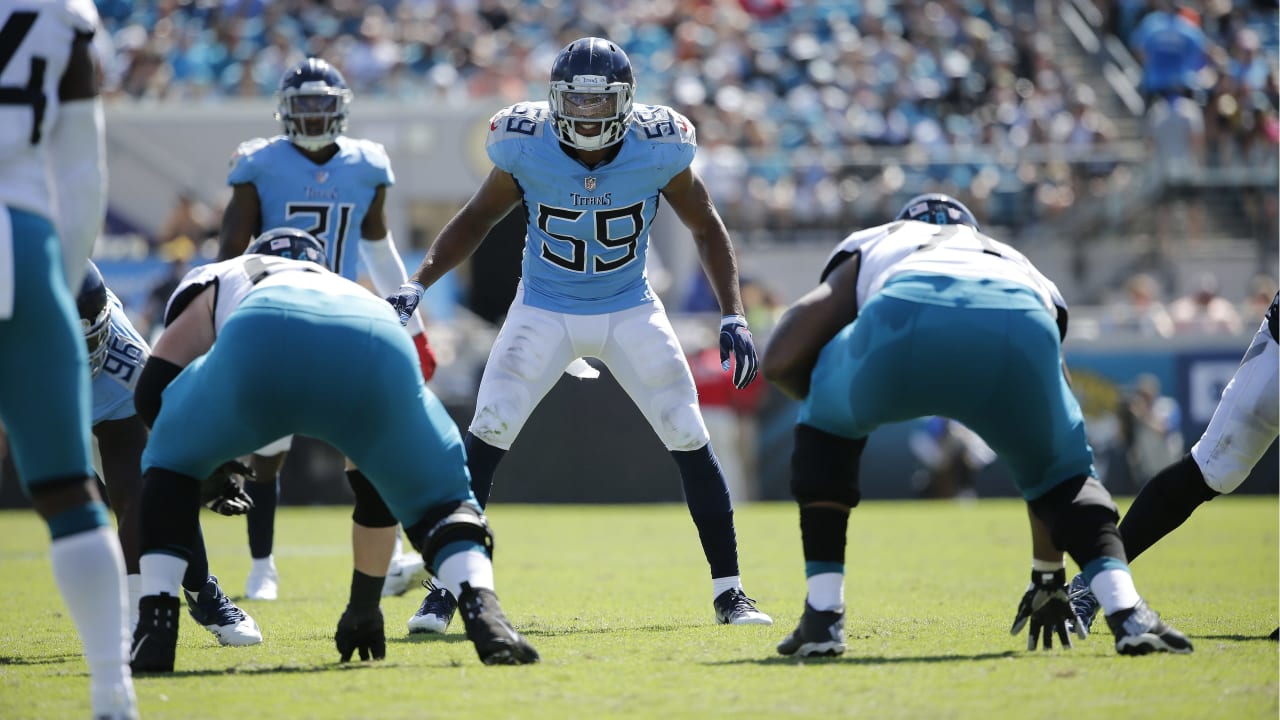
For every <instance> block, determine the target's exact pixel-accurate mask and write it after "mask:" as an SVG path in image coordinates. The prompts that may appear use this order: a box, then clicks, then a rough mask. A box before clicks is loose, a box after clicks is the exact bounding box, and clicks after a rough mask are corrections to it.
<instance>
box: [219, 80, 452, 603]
mask: <svg viewBox="0 0 1280 720" xmlns="http://www.w3.org/2000/svg"><path fill="white" fill-rule="evenodd" d="M351 97H352V96H351V91H350V90H349V89H348V88H347V83H346V81H345V80H344V79H343V77H342V73H340V72H338V70H337V69H335V68H334V67H332V66H331V65H329V63H327V62H325V61H324V60H320V59H318V58H308V59H306V60H303V61H302V62H300V63H298V64H297V65H295V66H294V67H292V68H290V69H289V70H288V71H286V72H285V74H284V76H283V77H282V78H281V80H280V89H279V93H278V96H277V99H278V101H279V106H278V109H277V111H276V119H277V120H279V121H280V122H281V124H282V128H283V134H281V135H277V136H275V137H272V138H268V139H263V138H255V139H253V140H249V141H247V142H244V143H241V145H240V147H238V148H237V149H236V152H235V155H234V156H233V157H232V158H231V172H230V174H229V175H228V176H227V183H228V184H229V185H230V186H231V201H230V202H229V204H228V205H227V208H226V210H225V212H224V214H223V217H222V231H221V251H220V257H221V258H222V259H224V260H225V259H228V258H232V257H235V256H237V255H240V254H241V253H242V252H244V249H245V247H246V246H247V245H248V244H249V240H250V239H251V238H253V237H254V236H256V235H257V234H258V233H259V232H261V231H262V230H263V229H264V228H274V227H296V228H299V229H301V230H305V231H307V232H309V233H311V234H312V235H314V236H315V237H316V238H317V239H318V240H320V242H321V243H323V244H324V246H325V253H326V257H327V258H328V263H329V266H330V267H332V268H333V270H334V272H336V273H338V274H339V275H342V276H343V277H345V278H348V279H350V280H355V279H356V276H357V262H356V258H357V255H358V257H359V259H360V261H362V262H363V264H364V266H365V268H366V270H367V271H368V272H369V276H370V278H371V279H372V280H373V286H374V288H375V289H376V290H377V292H378V293H379V294H381V295H387V294H389V293H391V292H393V291H394V290H395V289H396V288H397V287H399V285H400V284H401V283H403V282H404V280H405V269H404V263H403V262H402V261H401V260H400V254H399V253H398V252H397V251H396V246H395V241H394V239H392V237H391V231H390V229H389V228H388V227H387V213H386V197H387V188H389V187H390V186H391V185H392V184H393V183H394V182H395V174H394V173H392V171H391V160H390V159H389V158H388V157H387V152H386V150H385V149H383V147H382V145H380V144H378V143H376V142H373V141H371V140H363V139H360V138H353V137H349V136H347V135H344V134H343V133H345V132H346V130H347V115H348V108H349V106H350V104H351ZM353 249H355V250H358V252H352V250H353ZM408 329H409V332H410V334H411V335H412V336H413V343H414V346H415V347H416V348H417V352H418V359H419V362H420V363H421V366H422V376H423V379H425V380H428V381H429V380H431V377H432V375H433V374H434V373H435V367H436V361H435V355H434V354H433V353H432V350H431V346H430V345H429V344H428V343H427V335H426V332H425V330H424V329H423V326H422V322H421V320H420V319H419V318H418V317H417V316H416V315H415V316H414V317H412V318H410V319H409V324H408ZM289 445H290V439H289V438H285V439H282V440H281V441H279V442H275V443H273V444H272V445H270V446H269V447H266V448H261V449H259V452H258V453H256V454H255V455H254V456H253V458H252V460H251V464H252V465H253V468H254V475H255V476H256V477H257V478H258V480H259V482H253V483H249V484H248V485H246V488H247V490H248V491H249V494H250V496H251V497H252V498H253V501H254V507H253V509H252V510H250V511H249V516H248V531H249V552H250V555H252V557H253V566H252V569H251V570H250V572H249V577H248V579H247V580H246V582H245V595H246V596H247V597H249V598H250V599H255V600H274V599H276V597H277V594H278V583H279V576H278V573H277V571H276V567H275V560H274V558H273V557H272V545H273V541H274V527H275V511H276V501H277V498H278V495H279V481H280V478H279V473H280V468H281V466H283V465H284V460H285V455H286V452H287V450H288V449H289ZM359 472H360V471H359V470H356V469H355V468H354V467H352V466H350V465H349V464H348V468H347V474H348V476H349V477H350V476H354V475H358V473H359ZM351 482H352V483H365V482H366V481H365V480H362V479H360V478H358V477H351ZM355 532H356V534H357V536H359V537H361V538H362V542H371V543H373V547H376V548H378V550H377V552H381V553H385V554H388V556H389V557H390V561H389V571H388V574H387V578H388V587H387V588H386V591H387V594H400V593H403V592H404V591H405V590H407V589H408V584H409V579H410V577H411V576H412V575H413V573H414V571H415V570H418V569H421V567H422V558H421V557H420V556H418V555H417V554H415V553H407V554H404V553H400V552H399V549H400V542H399V541H400V534H399V532H398V531H397V530H395V529H391V530H385V529H384V530H380V531H376V532H375V531H373V530H370V529H368V528H356V529H355Z"/></svg>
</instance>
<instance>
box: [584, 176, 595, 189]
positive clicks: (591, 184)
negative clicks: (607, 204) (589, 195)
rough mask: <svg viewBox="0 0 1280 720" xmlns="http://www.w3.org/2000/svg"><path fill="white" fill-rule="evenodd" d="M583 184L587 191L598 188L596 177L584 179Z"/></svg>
mask: <svg viewBox="0 0 1280 720" xmlns="http://www.w3.org/2000/svg"><path fill="white" fill-rule="evenodd" d="M582 186H583V187H585V188H586V189H587V192H593V191H594V190H595V189H596V179H595V178H594V177H588V178H587V179H586V180H583V181H582Z"/></svg>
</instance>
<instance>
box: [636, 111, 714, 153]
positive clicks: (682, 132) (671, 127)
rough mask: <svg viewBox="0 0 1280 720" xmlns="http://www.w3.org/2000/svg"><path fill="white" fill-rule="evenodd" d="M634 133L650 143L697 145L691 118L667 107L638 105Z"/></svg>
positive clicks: (695, 131) (695, 132)
mask: <svg viewBox="0 0 1280 720" xmlns="http://www.w3.org/2000/svg"><path fill="white" fill-rule="evenodd" d="M634 112H635V124H634V125H633V126H632V131H633V132H636V133H638V134H639V135H640V137H641V138H643V139H644V140H647V141H649V142H661V143H679V144H681V145H697V144H698V139H697V130H696V129H695V128H694V127H693V123H691V122H689V118H687V117H685V116H683V115H681V114H680V113H678V112H676V111H675V110H672V109H671V108H669V107H667V106H666V105H636V106H635V111H634Z"/></svg>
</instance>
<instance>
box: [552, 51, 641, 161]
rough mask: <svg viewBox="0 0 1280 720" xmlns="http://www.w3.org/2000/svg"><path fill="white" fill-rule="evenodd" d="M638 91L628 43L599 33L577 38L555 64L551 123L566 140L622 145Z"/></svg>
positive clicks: (586, 145) (591, 146) (581, 145)
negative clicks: (618, 42)
mask: <svg viewBox="0 0 1280 720" xmlns="http://www.w3.org/2000/svg"><path fill="white" fill-rule="evenodd" d="M635 95H636V79H635V75H634V74H633V73H632V72H631V60H629V59H628V58H627V54H626V53H625V52H623V51H622V48H620V47H618V46H617V45H615V44H614V43H612V42H609V41H608V40H605V39H603V38H598V37H588V38H581V39H578V40H574V41H573V42H571V43H569V44H568V45H566V46H565V47H564V49H563V50H561V51H560V53H559V54H558V55H556V59H555V62H554V63H552V64H551V94H550V96H549V98H548V102H549V104H550V106H551V120H552V123H551V127H552V128H553V130H554V132H555V134H556V137H557V138H559V140H560V142H562V143H564V144H565V145H568V146H569V147H573V148H577V149H579V150H600V149H602V148H607V147H609V146H611V145H616V144H617V143H619V142H621V141H622V138H623V137H624V136H625V135H626V134H627V129H628V128H630V127H631V120H632V112H631V104H632V102H633V101H634V100H635ZM596 128H599V130H598V131H596ZM584 129H585V130H587V131H588V132H583V130H584Z"/></svg>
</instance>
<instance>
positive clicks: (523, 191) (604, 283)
mask: <svg viewBox="0 0 1280 720" xmlns="http://www.w3.org/2000/svg"><path fill="white" fill-rule="evenodd" d="M634 96H635V78H634V76H633V74H632V71H631V61H630V60H629V59H628V58H627V56H626V53H624V52H623V51H622V49H621V48H619V47H618V46H617V45H615V44H613V43H612V42H609V41H608V40H604V39H601V38H582V39H580V40H575V41H574V42H572V43H570V44H569V45H567V46H566V47H565V48H564V49H563V50H561V51H560V53H559V54H558V55H557V56H556V59H555V62H554V63H553V64H552V68H551V93H550V96H549V99H548V100H547V101H546V102H527V103H520V104H517V105H513V106H511V107H508V108H506V109H504V110H502V111H500V112H499V113H498V114H497V115H494V116H493V119H492V120H490V121H489V135H488V139H487V141H486V145H485V146H486V149H487V151H488V153H489V158H490V159H491V160H492V161H493V164H494V168H493V170H492V171H491V172H490V173H489V176H488V177H487V178H486V179H485V181H484V184H483V185H482V186H481V187H480V189H479V190H477V191H476V193H475V195H473V196H472V198H471V199H470V200H469V201H468V202H467V204H466V206H465V207H463V208H462V210H460V211H459V212H458V214H457V215H455V216H454V218H453V219H452V220H450V221H449V223H448V224H447V225H446V226H445V227H444V229H443V230H442V231H441V232H440V235H439V237H437V238H436V241H435V243H434V244H433V245H432V246H431V249H430V250H429V251H428V252H427V256H426V258H425V259H424V260H423V263H422V266H421V267H420V268H419V269H418V271H417V272H416V273H415V275H414V277H413V280H414V282H412V283H407V284H406V285H405V286H404V287H402V288H401V289H400V291H399V292H397V293H396V295H394V296H392V297H390V298H388V300H389V301H390V302H391V303H392V305H394V306H395V307H396V308H397V309H398V310H400V312H401V317H408V316H409V315H410V314H411V313H412V312H413V310H414V309H415V308H416V307H417V305H418V302H419V300H420V299H421V296H422V292H423V290H424V288H426V287H430V286H431V285H432V284H433V283H435V282H436V281H437V280H439V279H440V277H441V276H443V275H444V274H445V273H447V272H448V271H449V270H451V269H453V268H454V267H456V266H457V265H458V264H459V263H461V262H462V261H463V260H465V259H466V258H467V257H468V256H470V255H471V253H473V252H474V251H475V249H476V247H478V246H479V244H480V242H481V241H483V240H484V238H485V236H486V235H487V234H488V232H489V230H490V229H492V228H493V226H494V225H496V224H497V223H498V221H500V220H501V219H502V218H503V217H505V216H506V215H507V213H509V212H510V211H511V210H512V209H513V208H515V207H516V206H517V205H521V204H522V205H523V206H524V209H525V214H526V217H527V218H528V228H527V233H526V237H525V245H524V261H523V270H522V278H521V281H520V287H519V289H518V290H517V292H516V298H515V301H514V302H513V303H512V305H511V309H510V311H509V312H508V314H507V319H506V322H505V323H504V324H503V326H502V330H501V331H500V332H499V333H498V339H497V341H496V342H495V343H494V346H493V349H492V350H491V351H490V354H489V360H488V363H487V364H486V365H485V370H484V376H483V378H482V379H481V381H480V391H479V396H478V397H477V399H476V414H475V417H474V418H473V419H472V421H471V427H470V429H469V431H468V432H467V435H466V443H467V457H468V466H469V467H470V469H471V477H472V488H473V489H474V491H475V495H476V498H477V499H478V500H479V501H480V502H481V503H482V504H483V503H486V502H488V499H489V491H490V489H491V487H492V484H493V475H494V472H495V471H496V469H497V467H498V463H499V462H500V461H501V460H502V458H503V457H504V456H505V454H506V452H507V450H508V449H510V447H511V444H512V443H513V442H514V441H515V438H516V435H518V434H519V433H520V430H521V428H523V427H524V424H525V422H526V421H527V420H528V419H529V416H530V414H532V413H533V410H534V408H535V407H537V405H538V403H539V402H540V401H541V400H542V398H543V397H544V396H545V395H546V394H547V392H548V391H550V390H551V387H552V386H553V385H554V384H555V382H556V380H557V379H558V378H559V376H560V374H561V373H563V372H564V371H565V369H566V367H567V366H569V365H570V363H573V362H575V361H576V360H577V359H578V358H581V357H584V356H591V357H596V358H599V359H600V360H601V361H603V362H604V363H605V364H606V365H607V366H608V367H609V370H610V371H611V372H612V374H613V376H614V377H615V378H616V379H617V380H618V383H619V384H620V385H621V386H622V388H623V389H624V390H625V391H626V392H627V394H628V395H629V396H630V397H631V399H632V401H633V402H635V403H636V405H637V407H638V408H639V409H640V412H641V413H643V414H644V416H645V418H646V419H647V420H648V421H649V424H650V425H651V426H652V427H653V429H654V431H655V432H656V433H657V434H658V437H659V439H660V440H661V441H662V443H663V444H664V445H665V446H666V448H667V450H668V451H670V453H671V457H672V458H673V459H674V460H675V462H676V465H677V466H678V467H679V469H680V476H681V479H682V481H683V485H684V494H685V498H686V499H687V501H688V505H689V512H690V514H691V515H692V516H693V521H694V524H695V525H696V526H697V528H698V535H699V537H700V538H701V540H702V548H703V552H704V553H705V555H706V558H707V562H708V564H709V565H710V566H711V578H712V601H713V605H714V607H715V618H716V620H717V621H718V622H720V623H727V624H734V625H744V624H769V623H771V622H772V620H771V619H770V618H769V616H768V615H766V614H764V613H762V612H760V611H759V610H758V609H757V608H756V607H755V605H754V602H753V601H752V600H751V599H750V598H748V597H747V596H746V594H745V593H744V592H743V590H742V583H741V579H740V577H739V571H738V549H737V539H736V536H735V533H734V526H733V504H732V501H731V498H730V497H729V490H728V488H727V486H726V483H725V478H724V475H723V473H722V472H721V470H720V465H719V463H718V462H717V460H716V457H715V452H714V451H713V450H712V448H711V444H710V438H709V436H708V434H707V428H706V425H705V423H704V422H703V419H702V413H701V411H700V410H699V408H698V397H697V391H696V390H695V389H694V383H693V376H692V374H691V373H690V371H689V365H688V363H687V362H686V360H685V357H684V352H683V350H682V349H681V348H680V342H679V340H677V338H676V335H675V332H674V331H673V330H672V328H671V323H670V321H669V320H668V319H667V314H666V311H665V309H664V308H663V306H662V303H661V302H660V301H659V300H658V298H657V296H656V295H655V294H654V292H653V288H651V287H650V286H649V281H648V278H647V276H646V275H645V259H646V256H647V253H648V248H649V229H650V225H651V223H652V222H653V217H654V213H655V212H656V211H657V209H658V203H659V201H660V199H665V200H666V202H668V203H669V204H670V205H671V207H672V209H673V210H674V211H675V213H676V215H678V216H679V217H680V220H681V221H682V222H683V223H684V224H685V225H686V226H687V227H688V228H689V229H690V231H692V233H693V238H694V241H695V242H696V243H697V245H698V251H699V257H700V258H701V260H702V266H703V269H704V270H705V271H706V273H707V276H708V278H710V281H711V285H712V287H713V288H714V289H715V293H716V298H717V299H718V300H719V302H720V308H721V312H722V314H723V319H722V321H721V325H720V358H721V361H722V365H723V366H724V369H725V370H726V371H727V370H728V369H729V368H730V366H731V364H732V365H733V366H734V383H735V385H737V387H738V388H739V389H741V388H745V387H746V386H747V385H748V384H750V383H751V381H752V380H753V379H755V375H756V351H755V346H754V344H753V343H752V340H751V333H750V332H749V331H748V330H747V323H746V319H745V318H744V317H743V311H742V300H741V298H740V297H739V291H738V271H737V264H736V259H735V257H734V252H733V245H732V243H731V242H730V240H729V234H728V232H726V230H725V228H724V223H723V222H721V220H720V216H719V214H718V213H717V212H716V210H715V206H714V205H713V204H712V202H711V198H710V196H709V195H708V194H707V189H706V186H705V185H703V183H702V180H701V178H699V177H698V175H697V174H696V173H695V172H694V171H693V170H692V169H691V168H690V163H691V162H692V161H693V156H694V153H695V152H696V150H697V141H696V133H695V131H694V128H693V125H692V124H690V122H689V121H688V120H687V119H685V118H684V117H683V116H682V115H680V114H679V113H677V112H676V111H675V110H672V109H671V108H669V107H665V106H662V105H639V104H635V103H634V102H633V100H634ZM731 360H732V363H731ZM453 610H454V602H453V598H451V597H450V596H449V595H448V593H447V592H444V591H443V590H438V589H437V590H434V591H433V592H432V593H431V594H429V595H428V596H427V598H426V599H425V600H424V601H423V604H422V607H421V608H420V609H419V610H418V612H417V614H415V615H414V617H413V618H412V619H411V620H410V621H409V628H410V631H411V632H418V631H428V632H443V631H444V629H445V627H446V626H447V625H448V622H449V618H451V617H452V614H453Z"/></svg>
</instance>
